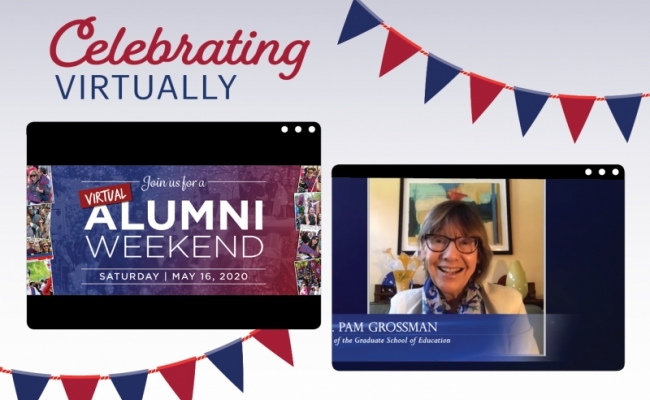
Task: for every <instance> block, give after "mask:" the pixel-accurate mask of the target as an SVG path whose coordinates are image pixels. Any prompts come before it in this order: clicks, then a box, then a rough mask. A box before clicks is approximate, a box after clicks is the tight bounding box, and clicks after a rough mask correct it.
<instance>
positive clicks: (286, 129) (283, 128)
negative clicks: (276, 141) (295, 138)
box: [281, 126, 289, 133]
mask: <svg viewBox="0 0 650 400" xmlns="http://www.w3.org/2000/svg"><path fill="white" fill-rule="evenodd" d="M281 130H282V133H287V132H289V128H287V127H286V126H283V127H282V129H281Z"/></svg>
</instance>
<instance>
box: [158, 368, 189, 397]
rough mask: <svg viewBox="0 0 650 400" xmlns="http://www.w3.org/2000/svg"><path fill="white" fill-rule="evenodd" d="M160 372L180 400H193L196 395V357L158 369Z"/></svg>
mask: <svg viewBox="0 0 650 400" xmlns="http://www.w3.org/2000/svg"><path fill="white" fill-rule="evenodd" d="M158 371H160V373H161V374H162V376H163V378H165V380H166V381H167V383H168V384H169V386H170V387H171V388H172V390H173V391H174V393H176V396H178V398H179V399H180V400H192V396H193V395H194V373H195V371H196V357H192V358H188V359H187V360H184V361H179V362H177V363H174V364H168V365H163V366H162V367H158Z"/></svg>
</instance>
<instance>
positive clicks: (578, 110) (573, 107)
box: [559, 94, 596, 143]
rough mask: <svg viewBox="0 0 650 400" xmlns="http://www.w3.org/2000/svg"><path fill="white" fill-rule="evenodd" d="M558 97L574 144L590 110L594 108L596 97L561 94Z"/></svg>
mask: <svg viewBox="0 0 650 400" xmlns="http://www.w3.org/2000/svg"><path fill="white" fill-rule="evenodd" d="M559 97H560V103H562V110H563V111H564V117H565V118H566V123H567V125H569V131H570V132H571V137H572V138H573V143H575V142H577V141H578V137H579V136H580V132H582V128H583V127H584V126H585V122H587V118H588V117H589V113H590V112H591V108H592V107H593V106H594V101H596V96H572V95H568V94H561V95H559Z"/></svg>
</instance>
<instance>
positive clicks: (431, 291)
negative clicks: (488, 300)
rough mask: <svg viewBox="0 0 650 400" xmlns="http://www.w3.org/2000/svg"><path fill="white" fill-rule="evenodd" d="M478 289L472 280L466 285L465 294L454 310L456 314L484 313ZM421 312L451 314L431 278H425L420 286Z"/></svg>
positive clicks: (483, 305) (449, 308)
mask: <svg viewBox="0 0 650 400" xmlns="http://www.w3.org/2000/svg"><path fill="white" fill-rule="evenodd" d="M480 289H481V288H480V286H479V285H477V284H476V283H474V282H470V283H469V284H468V285H467V289H466V292H465V296H464V297H463V300H462V301H461V302H460V304H459V305H458V309H457V310H456V313H457V314H485V304H484V303H483V298H482V297H481V291H480ZM422 314H453V313H452V312H451V307H449V304H447V301H445V298H444V297H443V296H442V294H441V293H440V291H439V290H438V288H437V287H436V285H435V284H434V283H433V280H431V278H427V281H426V282H425V283H424V287H423V288H422Z"/></svg>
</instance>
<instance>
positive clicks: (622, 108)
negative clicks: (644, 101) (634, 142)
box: [605, 93, 643, 142]
mask: <svg viewBox="0 0 650 400" xmlns="http://www.w3.org/2000/svg"><path fill="white" fill-rule="evenodd" d="M641 97H643V94H642V93H638V94H632V95H628V96H605V100H606V101H607V105H608V106H609V109H610V110H611V111H612V114H613V115H614V119H615V120H616V124H617V125H618V128H619V129H620V130H621V133H622V134H623V137H624V138H625V141H626V142H629V141H630V135H631V134H632V128H633V127H634V121H635V120H636V114H637V112H638V111H639V105H640V104H641Z"/></svg>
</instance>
